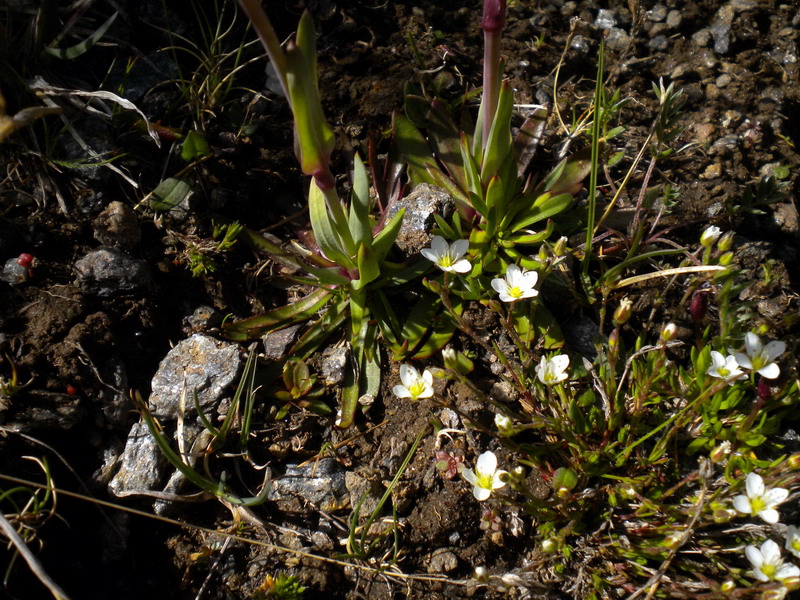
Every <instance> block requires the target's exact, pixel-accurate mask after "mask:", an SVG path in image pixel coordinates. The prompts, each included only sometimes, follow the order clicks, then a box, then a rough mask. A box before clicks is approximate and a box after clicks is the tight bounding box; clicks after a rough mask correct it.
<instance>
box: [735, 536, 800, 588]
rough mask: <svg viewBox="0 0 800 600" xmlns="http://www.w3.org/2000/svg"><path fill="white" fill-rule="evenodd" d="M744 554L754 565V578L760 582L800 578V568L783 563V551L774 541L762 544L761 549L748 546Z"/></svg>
mask: <svg viewBox="0 0 800 600" xmlns="http://www.w3.org/2000/svg"><path fill="white" fill-rule="evenodd" d="M744 553H745V555H746V556H747V560H749V561H750V564H751V565H753V577H755V578H756V579H758V580H759V581H783V580H784V579H788V578H789V577H797V576H800V568H798V567H796V566H795V565H792V564H784V563H783V559H781V549H780V548H779V547H778V544H776V543H775V542H773V541H772V540H766V541H765V542H764V543H763V544H761V549H758V548H756V547H755V546H746V547H745V549H744Z"/></svg>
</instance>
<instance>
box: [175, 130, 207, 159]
mask: <svg viewBox="0 0 800 600" xmlns="http://www.w3.org/2000/svg"><path fill="white" fill-rule="evenodd" d="M209 154H211V146H209V145H208V142H207V141H206V140H205V138H204V137H203V136H202V135H201V134H199V133H197V132H196V131H190V132H189V133H187V134H186V137H184V138H183V144H181V158H182V159H183V160H185V161H187V162H189V161H192V160H195V159H196V158H202V157H204V156H208V155H209Z"/></svg>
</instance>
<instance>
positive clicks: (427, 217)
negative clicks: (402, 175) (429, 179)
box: [386, 183, 455, 256]
mask: <svg viewBox="0 0 800 600" xmlns="http://www.w3.org/2000/svg"><path fill="white" fill-rule="evenodd" d="M401 208H405V209H406V212H405V215H404V216H403V224H402V225H401V227H400V232H399V234H398V235H397V242H396V243H397V247H398V248H400V250H402V251H403V252H404V253H405V254H406V255H407V256H415V255H417V254H419V252H420V250H422V249H423V248H425V247H427V246H428V245H429V244H430V242H431V238H432V237H433V236H432V235H431V233H430V231H431V229H433V227H434V225H435V224H436V220H435V219H434V215H437V214H438V215H439V216H441V217H443V218H444V219H449V218H450V215H452V213H453V210H454V208H455V202H454V201H453V198H452V197H451V196H450V194H448V193H447V192H446V191H445V190H443V189H442V188H438V187H436V186H433V185H429V184H427V183H421V184H420V185H418V186H417V187H416V188H414V191H413V192H411V193H410V194H409V195H408V196H406V197H405V198H402V199H401V200H398V201H397V202H394V203H393V204H392V205H391V206H390V207H389V210H388V211H387V215H386V220H387V221H388V220H389V219H391V218H392V217H393V216H394V215H395V214H396V213H397V212H398V211H399V210H400V209H401Z"/></svg>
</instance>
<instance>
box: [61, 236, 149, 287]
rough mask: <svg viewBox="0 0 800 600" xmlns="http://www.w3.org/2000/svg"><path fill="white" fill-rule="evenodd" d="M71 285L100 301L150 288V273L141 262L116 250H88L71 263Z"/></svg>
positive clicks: (103, 248) (105, 248)
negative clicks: (75, 276)
mask: <svg viewBox="0 0 800 600" xmlns="http://www.w3.org/2000/svg"><path fill="white" fill-rule="evenodd" d="M75 271H76V273H77V278H76V280H75V283H76V284H77V285H78V286H79V287H80V288H81V289H82V290H84V291H85V292H87V293H90V294H94V295H95V296H99V297H101V298H107V297H110V296H117V295H120V294H131V293H134V292H141V291H144V290H146V289H147V288H148V287H150V285H151V283H152V280H151V278H150V271H149V269H148V268H147V265H146V264H145V262H144V261H141V260H139V259H138V258H134V257H132V256H129V255H128V254H125V253H124V252H121V251H120V250H117V249H116V248H108V247H101V248H97V249H96V250H92V251H90V252H88V253H87V254H86V256H84V257H83V258H81V259H80V260H78V261H77V262H76V263H75Z"/></svg>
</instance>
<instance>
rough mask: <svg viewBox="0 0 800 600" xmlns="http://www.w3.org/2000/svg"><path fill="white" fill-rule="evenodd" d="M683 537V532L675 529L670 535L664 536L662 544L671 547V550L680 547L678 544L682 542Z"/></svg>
mask: <svg viewBox="0 0 800 600" xmlns="http://www.w3.org/2000/svg"><path fill="white" fill-rule="evenodd" d="M682 539H683V534H682V533H681V532H679V531H673V532H672V533H670V534H669V535H667V536H664V539H663V540H662V542H661V544H662V545H663V546H664V547H665V548H669V549H670V550H672V549H673V548H677V547H678V544H680V543H681V540H682Z"/></svg>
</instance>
